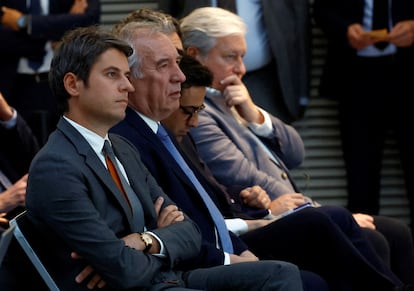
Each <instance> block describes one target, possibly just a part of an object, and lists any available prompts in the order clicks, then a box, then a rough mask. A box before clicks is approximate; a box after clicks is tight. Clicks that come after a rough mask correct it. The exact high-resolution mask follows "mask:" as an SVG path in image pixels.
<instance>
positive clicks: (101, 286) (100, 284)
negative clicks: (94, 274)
mask: <svg viewBox="0 0 414 291" xmlns="http://www.w3.org/2000/svg"><path fill="white" fill-rule="evenodd" d="M105 286H106V282H105V281H104V280H101V281H99V283H98V288H103V287H105Z"/></svg>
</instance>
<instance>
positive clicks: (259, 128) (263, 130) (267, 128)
mask: <svg viewBox="0 0 414 291" xmlns="http://www.w3.org/2000/svg"><path fill="white" fill-rule="evenodd" d="M257 109H259V110H260V112H261V113H262V114H263V117H264V122H263V123H262V124H259V123H255V122H249V124H248V127H249V128H250V129H251V130H252V131H253V132H254V133H255V134H256V135H258V136H262V137H269V136H270V135H271V134H272V133H273V124H272V120H271V119H270V116H269V113H267V112H266V111H264V110H263V109H262V108H260V107H257Z"/></svg>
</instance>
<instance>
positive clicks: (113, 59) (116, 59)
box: [92, 48, 129, 71]
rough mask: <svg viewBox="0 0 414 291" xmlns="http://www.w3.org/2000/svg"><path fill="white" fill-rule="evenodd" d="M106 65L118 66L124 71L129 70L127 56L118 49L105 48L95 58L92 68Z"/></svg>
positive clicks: (105, 66) (100, 67)
mask: <svg viewBox="0 0 414 291" xmlns="http://www.w3.org/2000/svg"><path fill="white" fill-rule="evenodd" d="M107 67H113V68H119V69H122V70H125V71H129V66H128V59H127V56H126V55H125V54H124V53H123V52H121V51H120V50H118V49H115V48H109V49H107V50H106V51H104V52H103V53H102V54H101V55H99V56H98V57H97V58H96V62H95V63H94V65H93V66H92V68H95V69H102V68H107Z"/></svg>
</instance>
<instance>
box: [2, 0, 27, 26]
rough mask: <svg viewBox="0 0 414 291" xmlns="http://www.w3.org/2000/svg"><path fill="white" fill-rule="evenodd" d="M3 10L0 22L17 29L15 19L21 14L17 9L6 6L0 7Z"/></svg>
mask: <svg viewBox="0 0 414 291" xmlns="http://www.w3.org/2000/svg"><path fill="white" fill-rule="evenodd" d="M1 11H2V12H3V17H2V18H1V23H2V24H3V25H4V26H5V27H8V28H10V29H12V30H14V31H19V26H18V25H17V20H18V19H19V18H20V17H21V16H22V15H23V13H21V12H20V11H19V10H16V9H13V8H8V7H6V6H2V7H1Z"/></svg>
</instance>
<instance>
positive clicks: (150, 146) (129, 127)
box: [111, 107, 247, 266]
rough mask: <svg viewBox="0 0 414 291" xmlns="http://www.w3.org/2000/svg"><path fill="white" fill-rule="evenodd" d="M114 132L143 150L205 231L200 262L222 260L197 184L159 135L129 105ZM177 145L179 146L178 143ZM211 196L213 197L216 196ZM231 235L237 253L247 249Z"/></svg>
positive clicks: (161, 179) (168, 188) (167, 187)
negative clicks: (184, 170)
mask: <svg viewBox="0 0 414 291" xmlns="http://www.w3.org/2000/svg"><path fill="white" fill-rule="evenodd" d="M111 132H114V133H117V134H120V135H122V136H124V137H125V138H127V139H128V140H130V141H131V142H132V143H133V144H134V145H135V146H136V147H137V149H138V151H139V152H140V153H141V157H142V161H143V162H144V164H145V165H146V166H147V168H148V169H149V171H150V172H151V174H152V175H153V176H154V178H155V179H156V180H157V182H158V183H159V185H160V186H161V187H162V188H163V190H164V191H165V193H167V194H168V195H169V196H170V197H171V199H173V200H174V202H175V203H177V205H178V206H179V207H180V208H181V209H183V211H184V212H185V213H186V214H187V215H188V216H190V218H191V219H192V220H193V221H195V222H196V223H197V224H198V226H199V228H200V230H201V232H202V235H203V247H202V251H201V253H200V256H199V259H200V262H199V264H201V265H203V266H215V265H221V264H223V262H224V254H223V252H222V250H220V249H217V248H216V243H215V241H216V236H215V228H214V222H213V220H212V218H211V217H210V214H209V212H208V209H207V208H206V207H205V205H204V202H203V201H202V199H201V197H200V196H199V194H198V192H197V190H196V188H195V187H194V185H193V184H192V183H191V181H190V180H189V179H188V177H187V175H186V174H185V173H184V172H183V171H182V170H181V168H180V166H179V165H178V164H177V163H176V162H175V160H174V158H173V157H172V156H171V154H170V153H169V152H168V150H167V149H166V148H165V147H164V145H163V144H162V142H161V141H160V139H159V138H158V136H157V135H156V134H155V133H154V132H153V131H152V130H151V128H149V126H148V125H147V124H146V123H145V121H144V120H143V119H142V118H141V117H140V116H139V115H138V114H137V113H136V112H135V111H133V110H132V109H131V108H130V107H128V108H127V110H126V117H125V119H124V120H123V121H121V122H120V123H118V124H117V125H116V126H114V127H113V128H112V129H111ZM173 141H174V139H173ZM177 148H179V147H178V146H177ZM198 178H200V182H201V183H202V185H203V186H204V187H205V188H206V189H208V185H207V184H206V183H205V181H203V180H202V179H201V177H198ZM207 192H210V190H207ZM212 198H213V199H214V197H212ZM215 202H217V201H215ZM216 204H217V203H216ZM231 236H232V241H233V246H234V250H235V253H236V254H240V253H241V252H242V251H244V250H246V248H247V247H246V246H245V245H244V243H243V242H242V241H241V240H240V239H239V238H238V237H237V236H236V235H234V234H232V233H231Z"/></svg>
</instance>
